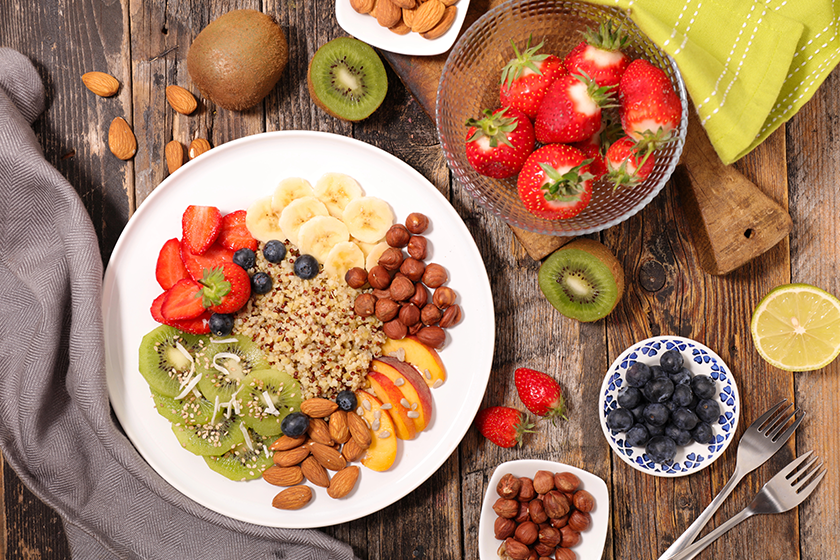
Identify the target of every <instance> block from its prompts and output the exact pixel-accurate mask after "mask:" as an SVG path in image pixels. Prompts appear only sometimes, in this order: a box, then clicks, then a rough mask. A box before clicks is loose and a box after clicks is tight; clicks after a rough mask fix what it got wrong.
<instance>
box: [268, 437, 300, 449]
mask: <svg viewBox="0 0 840 560" xmlns="http://www.w3.org/2000/svg"><path fill="white" fill-rule="evenodd" d="M305 441H306V436H300V437H296V438H293V437H289V436H280V437H279V438H277V440H276V441H275V442H274V443H272V444H271V445H270V446H269V449H270V450H271V451H288V450H289V449H294V448H295V447H298V446H300V445H303V444H304V442H305Z"/></svg>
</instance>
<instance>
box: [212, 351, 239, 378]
mask: <svg viewBox="0 0 840 560" xmlns="http://www.w3.org/2000/svg"><path fill="white" fill-rule="evenodd" d="M218 358H228V359H230V360H233V361H234V362H237V363H238V362H239V361H241V358H240V357H239V356H237V355H236V354H232V353H230V352H219V353H218V354H216V355H215V356H213V367H214V368H216V369H217V370H218V371H219V372H220V373H221V374H222V375H224V376H225V377H229V376H230V370H229V369H228V368H226V367H225V366H223V365H221V364H220V363H218V362H216V360H217V359H218Z"/></svg>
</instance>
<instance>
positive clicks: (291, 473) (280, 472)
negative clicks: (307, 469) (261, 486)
mask: <svg viewBox="0 0 840 560" xmlns="http://www.w3.org/2000/svg"><path fill="white" fill-rule="evenodd" d="M262 477H263V478H264V479H265V481H266V482H268V483H269V484H273V485H275V486H294V485H296V484H300V483H301V482H303V471H302V470H301V468H300V467H280V466H277V465H272V466H270V467H268V468H267V469H265V470H264V471H263V473H262Z"/></svg>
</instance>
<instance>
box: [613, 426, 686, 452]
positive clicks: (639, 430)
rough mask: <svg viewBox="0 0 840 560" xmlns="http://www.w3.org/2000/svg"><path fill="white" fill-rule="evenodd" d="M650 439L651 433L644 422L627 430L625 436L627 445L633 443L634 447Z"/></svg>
mask: <svg viewBox="0 0 840 560" xmlns="http://www.w3.org/2000/svg"><path fill="white" fill-rule="evenodd" d="M689 437H690V436H689ZM649 439H650V434H649V433H648V431H647V428H645V425H644V424H636V425H634V426H633V427H632V428H630V429H629V430H627V435H626V436H625V437H624V441H625V443H627V445H632V446H633V447H641V446H642V445H644V444H646V443H647V442H648V440H649Z"/></svg>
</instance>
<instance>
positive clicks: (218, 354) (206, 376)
mask: <svg viewBox="0 0 840 560" xmlns="http://www.w3.org/2000/svg"><path fill="white" fill-rule="evenodd" d="M268 367H269V364H268V361H267V360H266V358H265V354H263V352H262V350H260V349H259V347H258V346H257V345H256V344H255V343H254V342H253V341H252V340H251V339H250V338H248V337H247V336H244V335H234V336H230V337H225V338H224V339H222V341H221V342H214V341H213V339H210V340H208V342H207V345H206V346H205V347H204V349H203V350H202V351H201V352H199V354H198V355H197V356H196V360H195V368H196V371H197V372H198V373H200V374H201V379H200V380H199V381H198V388H199V390H200V391H201V394H203V395H204V396H205V397H206V398H207V400H208V401H210V402H215V399H216V397H219V402H220V403H226V402H228V401H230V399H231V397H233V395H234V393H236V392H237V391H238V390H239V386H240V384H241V383H242V380H243V379H245V377H246V376H247V375H248V374H249V373H251V372H252V371H254V370H258V369H266V368H268Z"/></svg>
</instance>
